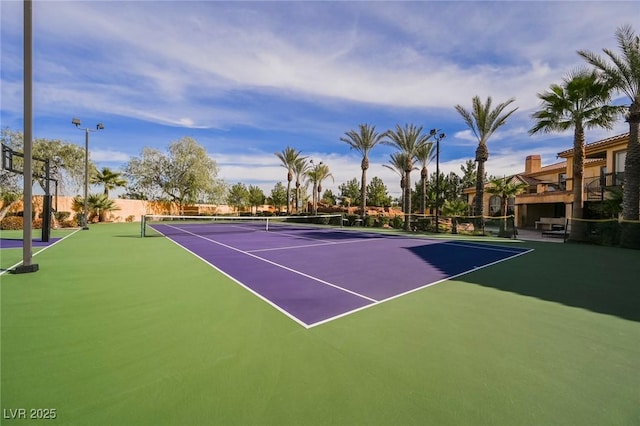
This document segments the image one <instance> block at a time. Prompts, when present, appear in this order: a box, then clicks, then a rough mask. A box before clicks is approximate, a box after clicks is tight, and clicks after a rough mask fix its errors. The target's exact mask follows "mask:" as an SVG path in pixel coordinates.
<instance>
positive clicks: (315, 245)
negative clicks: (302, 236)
mask: <svg viewBox="0 0 640 426" xmlns="http://www.w3.org/2000/svg"><path fill="white" fill-rule="evenodd" d="M316 241H324V242H323V243H319V244H301V245H299V246H285V247H271V248H264V249H255V250H247V253H258V252H263V251H277V250H291V249H297V248H307V247H321V246H331V245H338V244H353V243H367V242H371V241H374V240H373V239H368V240H367V239H365V240H363V239H359V240H355V239H354V240H349V241H327V240H316ZM375 241H380V240H379V239H376V240H375Z"/></svg>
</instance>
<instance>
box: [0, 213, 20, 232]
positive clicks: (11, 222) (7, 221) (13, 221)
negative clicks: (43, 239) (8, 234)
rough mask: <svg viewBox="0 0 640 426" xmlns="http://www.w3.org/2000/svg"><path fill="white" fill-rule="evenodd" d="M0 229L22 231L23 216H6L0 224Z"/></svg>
mask: <svg viewBox="0 0 640 426" xmlns="http://www.w3.org/2000/svg"><path fill="white" fill-rule="evenodd" d="M0 229H3V230H18V229H22V216H5V218H4V219H2V222H0Z"/></svg>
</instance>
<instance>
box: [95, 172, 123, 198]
mask: <svg viewBox="0 0 640 426" xmlns="http://www.w3.org/2000/svg"><path fill="white" fill-rule="evenodd" d="M91 183H93V184H97V185H103V186H104V195H105V196H106V197H107V198H109V191H111V190H113V189H116V188H123V187H125V186H126V185H127V181H126V180H125V179H123V178H122V173H120V172H114V171H113V170H111V169H110V168H109V167H103V168H102V170H95V171H94V174H93V175H92V176H91Z"/></svg>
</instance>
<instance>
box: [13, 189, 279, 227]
mask: <svg viewBox="0 0 640 426" xmlns="http://www.w3.org/2000/svg"><path fill="white" fill-rule="evenodd" d="M42 199H43V197H42V196H40V195H37V196H34V197H33V210H34V211H35V212H36V215H37V217H39V216H40V212H41V211H42ZM113 201H114V202H115V204H116V205H117V206H118V207H119V208H120V209H119V210H115V211H113V212H110V213H109V214H108V215H107V217H106V220H107V221H110V222H125V221H126V219H127V218H129V217H131V218H132V219H133V221H134V222H139V221H140V219H141V217H142V215H145V214H179V211H178V208H177V207H176V205H175V204H171V203H165V202H154V201H143V200H124V199H120V198H116V199H114V200H113ZM52 203H53V208H54V209H55V210H57V211H59V212H72V213H73V209H72V208H71V207H72V206H73V197H64V196H60V197H57V200H56V198H55V197H54V199H53V201H52ZM56 203H57V205H56ZM22 209H23V207H22V201H18V202H16V203H14V204H13V205H12V206H11V208H10V209H9V211H10V212H20V211H22ZM264 209H265V210H266V209H268V206H265V207H264ZM230 213H233V209H232V208H231V207H229V206H226V205H223V206H214V205H209V204H196V205H195V206H190V209H189V210H188V211H187V212H186V214H209V215H213V214H230Z"/></svg>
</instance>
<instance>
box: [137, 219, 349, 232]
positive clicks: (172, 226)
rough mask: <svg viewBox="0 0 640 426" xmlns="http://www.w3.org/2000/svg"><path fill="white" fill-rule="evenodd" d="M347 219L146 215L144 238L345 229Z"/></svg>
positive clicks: (142, 223)
mask: <svg viewBox="0 0 640 426" xmlns="http://www.w3.org/2000/svg"><path fill="white" fill-rule="evenodd" d="M342 223H343V216H342V215H341V214H328V215H317V216H181V215H153V214H150V215H144V216H142V222H141V235H142V236H143V237H152V236H169V235H180V234H182V235H186V234H193V235H206V234H216V233H241V232H261V231H262V232H277V231H299V230H304V231H308V230H321V229H335V228H341V227H342Z"/></svg>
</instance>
